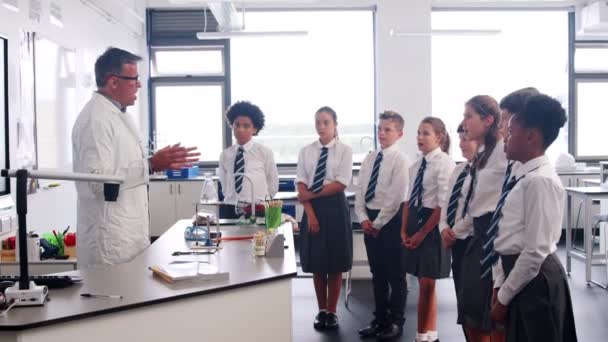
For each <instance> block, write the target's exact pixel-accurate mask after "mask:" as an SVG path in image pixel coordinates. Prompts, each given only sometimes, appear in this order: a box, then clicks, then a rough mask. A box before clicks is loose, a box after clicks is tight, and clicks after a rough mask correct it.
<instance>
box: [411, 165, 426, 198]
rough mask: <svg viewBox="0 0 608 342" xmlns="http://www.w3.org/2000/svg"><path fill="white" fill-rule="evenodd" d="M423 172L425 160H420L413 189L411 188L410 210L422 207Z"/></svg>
mask: <svg viewBox="0 0 608 342" xmlns="http://www.w3.org/2000/svg"><path fill="white" fill-rule="evenodd" d="M424 170H426V159H425V158H424V157H423V158H422V163H420V168H418V173H416V180H415V181H414V187H413V188H412V194H411V195H410V208H413V207H416V208H420V207H421V206H422V191H423V190H424V189H422V180H423V179H424Z"/></svg>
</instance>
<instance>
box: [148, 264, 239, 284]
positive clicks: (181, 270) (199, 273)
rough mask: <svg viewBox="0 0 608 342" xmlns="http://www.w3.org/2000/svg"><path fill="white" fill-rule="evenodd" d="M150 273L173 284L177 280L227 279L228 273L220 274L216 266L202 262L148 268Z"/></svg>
mask: <svg viewBox="0 0 608 342" xmlns="http://www.w3.org/2000/svg"><path fill="white" fill-rule="evenodd" d="M149 269H150V270H151V271H152V273H153V274H154V275H156V276H158V277H160V278H161V279H163V280H165V281H168V282H170V283H173V282H175V281H179V280H187V279H196V280H213V279H223V278H228V275H229V273H228V272H220V270H219V269H218V268H217V266H214V265H211V264H208V263H202V262H172V263H169V264H165V265H155V266H150V267H149Z"/></svg>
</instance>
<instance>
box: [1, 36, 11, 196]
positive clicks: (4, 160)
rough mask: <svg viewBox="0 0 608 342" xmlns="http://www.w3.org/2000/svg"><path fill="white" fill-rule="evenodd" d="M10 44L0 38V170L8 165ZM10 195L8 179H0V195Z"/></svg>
mask: <svg viewBox="0 0 608 342" xmlns="http://www.w3.org/2000/svg"><path fill="white" fill-rule="evenodd" d="M7 48H8V42H7V40H6V39H5V38H4V37H2V36H0V168H7V169H8V167H9V163H8V60H7V59H8V53H7ZM9 193H10V190H9V180H8V178H4V177H0V195H7V194H9Z"/></svg>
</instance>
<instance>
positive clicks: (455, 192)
mask: <svg viewBox="0 0 608 342" xmlns="http://www.w3.org/2000/svg"><path fill="white" fill-rule="evenodd" d="M469 170H470V166H469V165H467V166H465V167H464V169H463V170H462V172H461V173H460V174H459V175H458V178H456V183H454V188H452V194H451V195H450V202H449V203H448V226H450V228H454V223H456V209H458V199H459V198H460V195H461V193H462V186H463V185H464V179H465V178H467V175H468V174H469Z"/></svg>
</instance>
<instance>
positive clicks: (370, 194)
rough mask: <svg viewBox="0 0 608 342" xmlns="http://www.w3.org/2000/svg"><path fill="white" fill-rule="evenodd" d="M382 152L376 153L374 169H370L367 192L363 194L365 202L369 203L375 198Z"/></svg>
mask: <svg viewBox="0 0 608 342" xmlns="http://www.w3.org/2000/svg"><path fill="white" fill-rule="evenodd" d="M382 157H383V154H382V151H380V152H378V155H377V156H376V160H375V161H374V168H373V169H372V176H371V177H370V178H369V183H368V184H367V191H366V192H365V202H366V203H367V202H369V201H371V200H373V199H374V197H375V196H376V185H378V175H379V174H380V164H381V163H382Z"/></svg>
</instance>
